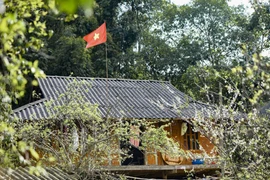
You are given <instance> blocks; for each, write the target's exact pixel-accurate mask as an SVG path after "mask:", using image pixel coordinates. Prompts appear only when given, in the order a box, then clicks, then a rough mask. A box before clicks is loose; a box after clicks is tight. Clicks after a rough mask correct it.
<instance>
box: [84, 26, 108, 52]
mask: <svg viewBox="0 0 270 180" xmlns="http://www.w3.org/2000/svg"><path fill="white" fill-rule="evenodd" d="M83 39H84V40H85V41H86V42H87V45H86V48H90V47H92V46H96V45H99V44H101V43H105V42H106V40H107V35H106V24H105V23H103V24H102V25H101V26H100V27H99V28H97V29H96V30H94V31H93V32H91V33H89V34H87V35H85V36H84V37H83Z"/></svg>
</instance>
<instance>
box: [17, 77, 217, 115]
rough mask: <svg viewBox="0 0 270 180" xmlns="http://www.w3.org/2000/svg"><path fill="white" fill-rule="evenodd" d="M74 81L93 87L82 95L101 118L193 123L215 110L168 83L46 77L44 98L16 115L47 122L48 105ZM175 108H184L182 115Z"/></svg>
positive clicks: (42, 85) (43, 90) (43, 88)
mask: <svg viewBox="0 0 270 180" xmlns="http://www.w3.org/2000/svg"><path fill="white" fill-rule="evenodd" d="M73 80H77V81H81V80H84V81H86V82H89V83H91V88H88V86H87V87H84V88H87V92H86V91H85V89H82V90H81V91H82V93H83V95H84V97H85V98H86V100H87V101H88V102H90V103H93V104H98V105H99V110H100V113H101V116H102V117H108V114H107V112H108V109H110V114H109V118H120V117H121V118H138V119H190V118H194V117H195V115H196V113H197V114H198V113H202V114H204V115H207V114H208V113H209V109H211V110H212V109H213V107H212V106H210V105H207V104H203V103H199V102H197V101H194V100H193V99H192V98H191V97H189V96H187V95H186V94H184V93H182V92H181V91H179V90H178V89H176V88H175V87H174V86H173V85H172V84H171V83H170V82H168V81H156V80H131V79H115V78H114V79H113V78H109V79H106V78H89V77H65V76H47V77H46V78H45V79H38V81H39V85H40V89H41V91H42V93H43V95H44V97H45V98H44V99H41V100H39V101H36V102H33V103H30V104H27V105H25V106H23V107H20V108H18V109H15V110H14V114H15V115H16V116H17V117H19V118H20V119H29V118H32V119H39V118H48V117H49V115H48V112H47V110H46V107H45V102H46V101H47V100H50V99H56V98H57V97H58V96H59V95H60V94H61V93H63V92H65V91H66V89H67V84H69V83H70V82H72V81H73ZM175 107H181V108H180V110H179V112H177V111H176V110H175ZM121 112H124V113H121ZM31 116H32V117H31Z"/></svg>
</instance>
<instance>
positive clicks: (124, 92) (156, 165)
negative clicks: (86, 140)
mask: <svg viewBox="0 0 270 180" xmlns="http://www.w3.org/2000/svg"><path fill="white" fill-rule="evenodd" d="M74 79H76V80H77V81H86V82H89V83H91V87H86V86H85V87H84V88H86V89H87V90H86V89H82V91H83V94H84V97H85V98H86V99H87V101H89V102H91V103H93V104H98V105H99V106H98V109H99V111H100V113H101V116H102V117H103V118H112V119H115V118H124V119H126V120H128V119H133V118H136V119H144V120H146V121H148V120H149V121H150V120H151V121H156V122H159V121H160V120H162V119H169V120H170V122H171V125H170V126H168V127H167V129H166V130H167V131H168V132H169V134H170V136H171V137H172V138H173V139H174V140H175V141H177V142H178V143H179V144H180V146H181V148H182V149H184V150H187V151H192V152H195V153H197V154H200V153H202V151H201V150H200V147H199V144H200V145H201V146H202V147H203V149H204V151H205V153H206V154H208V155H209V156H212V155H213V154H211V153H213V149H214V145H213V144H211V143H210V141H209V140H208V139H207V138H206V137H205V136H203V135H202V134H201V133H200V132H194V131H193V129H192V124H190V122H191V120H192V119H195V118H197V117H204V118H215V117H214V116H215V115H216V114H214V113H213V112H214V111H215V108H214V107H213V106H210V105H207V104H204V103H201V102H198V101H195V100H193V99H192V98H191V97H189V96H187V95H186V94H184V93H182V92H180V91H179V90H178V89H176V88H175V87H174V86H173V85H172V84H171V83H170V82H167V81H154V80H130V79H105V78H88V77H62V76H47V77H46V78H44V79H38V81H39V89H37V90H36V91H37V93H39V94H40V97H41V99H40V100H37V101H34V102H32V103H29V104H27V105H25V106H22V107H20V108H18V109H15V110H14V115H15V116H17V117H18V118H19V119H21V120H28V119H46V118H48V117H49V113H48V112H47V110H46V108H45V102H46V101H47V100H50V99H56V98H57V97H58V96H59V95H60V94H61V93H63V92H65V91H66V89H67V84H69V83H70V82H72V81H73V80H74ZM177 108H178V109H177ZM108 109H109V111H108ZM33 115H34V116H33ZM216 118H218V117H216ZM133 143H136V142H133ZM133 158H134V159H135V158H138V159H140V161H137V163H136V164H130V163H129V162H127V161H125V162H121V161H120V160H115V159H114V160H111V161H110V160H108V161H110V162H108V165H107V166H106V167H104V170H106V171H110V172H118V173H124V174H127V175H129V176H136V177H155V178H167V177H179V176H184V175H186V172H187V171H190V170H195V172H198V173H201V174H207V173H213V172H216V171H217V170H219V167H218V165H217V164H215V163H214V162H210V163H207V164H204V165H194V164H192V160H191V159H185V158H181V157H179V158H172V157H170V156H168V155H164V154H161V153H159V152H157V151H155V150H153V151H151V152H150V151H148V152H144V154H142V153H137V154H136V148H134V154H133Z"/></svg>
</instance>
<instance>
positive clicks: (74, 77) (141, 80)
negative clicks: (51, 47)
mask: <svg viewBox="0 0 270 180" xmlns="http://www.w3.org/2000/svg"><path fill="white" fill-rule="evenodd" d="M47 77H48V78H71V79H93V80H106V79H108V80H110V81H137V82H158V83H169V84H171V82H170V81H163V80H143V79H125V78H100V77H81V76H57V75H46V78H47Z"/></svg>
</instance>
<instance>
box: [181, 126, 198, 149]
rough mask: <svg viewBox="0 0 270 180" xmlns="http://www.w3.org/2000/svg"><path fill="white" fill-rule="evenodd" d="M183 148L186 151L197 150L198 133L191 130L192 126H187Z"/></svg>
mask: <svg viewBox="0 0 270 180" xmlns="http://www.w3.org/2000/svg"><path fill="white" fill-rule="evenodd" d="M184 146H185V147H186V149H188V150H199V149H200V146H199V133H198V132H194V131H193V130H192V126H191V125H190V124H187V131H186V133H185V134H184Z"/></svg>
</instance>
